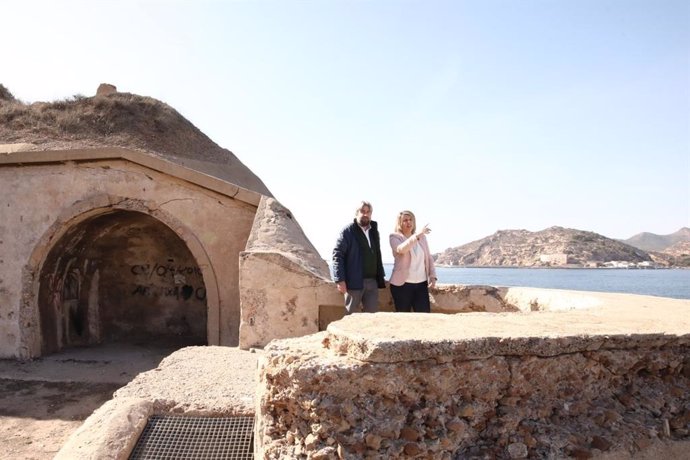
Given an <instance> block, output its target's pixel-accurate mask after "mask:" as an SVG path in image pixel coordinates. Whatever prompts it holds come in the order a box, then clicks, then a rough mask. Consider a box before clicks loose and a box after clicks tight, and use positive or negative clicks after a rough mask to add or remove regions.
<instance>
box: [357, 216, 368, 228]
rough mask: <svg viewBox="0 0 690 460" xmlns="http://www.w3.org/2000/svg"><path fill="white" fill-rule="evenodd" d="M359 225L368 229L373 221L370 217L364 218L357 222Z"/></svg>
mask: <svg viewBox="0 0 690 460" xmlns="http://www.w3.org/2000/svg"><path fill="white" fill-rule="evenodd" d="M357 223H358V224H359V226H360V227H368V226H369V224H370V223H371V219H369V218H368V217H364V216H362V217H360V218H359V219H358V220H357Z"/></svg>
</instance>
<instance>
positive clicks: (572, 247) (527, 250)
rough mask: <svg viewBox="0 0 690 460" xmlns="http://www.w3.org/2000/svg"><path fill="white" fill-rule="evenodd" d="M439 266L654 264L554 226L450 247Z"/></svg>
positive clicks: (619, 246)
mask: <svg viewBox="0 0 690 460" xmlns="http://www.w3.org/2000/svg"><path fill="white" fill-rule="evenodd" d="M435 257H436V263H437V264H439V265H471V266H491V267H539V266H563V265H583V266H584V265H592V264H603V263H605V262H610V261H623V262H634V263H640V262H651V261H652V259H651V257H650V256H649V254H647V253H646V252H645V251H642V250H640V249H638V248H634V247H632V246H630V245H627V244H625V243H622V242H620V241H616V240H614V239H611V238H607V237H605V236H602V235H599V234H597V233H593V232H586V231H582V230H574V229H569V228H563V227H551V228H547V229H546V230H541V231H538V232H529V231H527V230H499V231H498V232H496V233H494V234H493V235H491V236H488V237H486V238H482V239H481V240H477V241H473V242H471V243H468V244H465V245H463V246H458V247H455V248H449V249H446V250H445V251H443V252H442V253H440V254H437V255H436V256H435Z"/></svg>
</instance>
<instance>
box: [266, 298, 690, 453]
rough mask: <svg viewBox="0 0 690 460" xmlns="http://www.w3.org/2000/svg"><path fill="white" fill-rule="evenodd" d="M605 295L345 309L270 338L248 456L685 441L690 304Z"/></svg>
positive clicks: (601, 447) (554, 449)
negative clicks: (533, 304) (456, 307)
mask: <svg viewBox="0 0 690 460" xmlns="http://www.w3.org/2000/svg"><path fill="white" fill-rule="evenodd" d="M527 297H529V296H527ZM603 299H604V300H606V302H604V301H603V300H601V299H600V301H601V302H602V305H601V306H591V308H587V309H580V310H569V311H554V312H532V313H499V314H489V313H468V314H463V315H451V316H448V315H436V314H431V315H428V314H427V315H425V314H405V315H402V314H394V313H377V314H374V315H354V316H348V317H346V318H344V319H342V320H341V321H337V322H335V323H332V324H331V325H329V327H328V330H327V331H325V332H321V333H318V334H315V335H312V336H309V337H302V338H295V339H287V340H277V341H274V342H272V343H270V344H269V345H268V346H267V347H266V349H265V353H264V355H263V356H262V358H261V360H260V369H259V388H258V393H257V398H256V402H257V408H256V412H257V427H256V452H255V453H256V455H257V458H323V459H326V458H333V459H336V458H353V459H354V458H439V459H443V458H448V459H451V458H528V457H529V458H564V457H577V458H590V457H603V456H605V455H607V454H611V453H613V452H623V453H626V454H628V455H630V453H632V452H635V451H639V450H644V449H646V448H647V447H648V446H649V445H651V444H652V443H654V442H656V441H658V440H659V439H660V438H662V439H667V440H674V441H686V442H687V441H688V440H690V435H689V429H690V359H689V358H688V356H689V352H690V319H689V318H688V315H687V311H688V309H689V308H690V302H688V301H680V300H673V299H660V298H652V297H643V296H629V295H618V296H616V295H609V296H604V298H603ZM618 458H625V457H618Z"/></svg>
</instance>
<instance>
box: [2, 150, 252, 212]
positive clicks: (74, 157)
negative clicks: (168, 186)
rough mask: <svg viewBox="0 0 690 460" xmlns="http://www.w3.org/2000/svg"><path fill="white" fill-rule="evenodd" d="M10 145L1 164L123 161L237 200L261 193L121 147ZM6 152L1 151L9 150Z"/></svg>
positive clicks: (247, 199) (250, 201)
mask: <svg viewBox="0 0 690 460" xmlns="http://www.w3.org/2000/svg"><path fill="white" fill-rule="evenodd" d="M12 145H13V144H10V145H9V146H8V145H4V146H3V145H0V167H2V166H5V165H33V164H48V163H67V162H88V161H103V162H107V161H110V160H126V161H130V162H132V163H136V164H138V165H141V166H145V167H147V168H150V169H153V170H155V171H158V172H162V173H164V174H168V175H170V176H173V177H177V178H179V179H183V180H185V181H187V182H191V183H193V184H196V185H198V186H200V187H204V188H207V189H209V190H213V191H215V192H218V193H221V194H223V195H226V196H229V197H231V198H234V199H236V200H240V201H243V202H245V203H249V204H251V205H254V206H258V205H259V202H260V201H261V196H262V194H261V193H258V192H256V191H253V190H248V189H246V188H244V187H240V186H239V185H236V184H234V183H231V182H229V181H227V180H223V179H221V178H219V177H216V176H213V175H210V174H207V173H205V172H203V171H199V170H198V169H195V168H191V167H188V166H184V165H181V164H179V163H177V162H174V161H170V160H169V159H167V158H162V157H159V156H157V155H152V154H147V153H145V152H139V151H136V150H130V149H124V148H94V149H75V150H52V151H13V150H14V149H13V148H12ZM8 151H9V153H4V152H8Z"/></svg>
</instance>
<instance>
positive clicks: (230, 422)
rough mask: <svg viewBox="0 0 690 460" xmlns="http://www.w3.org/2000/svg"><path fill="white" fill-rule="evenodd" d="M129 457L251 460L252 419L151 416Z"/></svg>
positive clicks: (135, 459) (132, 458)
mask: <svg viewBox="0 0 690 460" xmlns="http://www.w3.org/2000/svg"><path fill="white" fill-rule="evenodd" d="M129 458H130V460H139V459H171V460H172V459H234V460H253V459H254V417H184V416H167V415H154V416H152V417H150V418H149V420H148V422H147V423H146V427H145V428H144V431H143V432H142V433H141V436H139V440H138V441H137V444H136V445H135V446H134V450H133V451H132V454H131V455H130V457H129Z"/></svg>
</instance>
